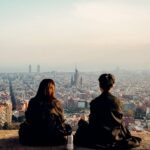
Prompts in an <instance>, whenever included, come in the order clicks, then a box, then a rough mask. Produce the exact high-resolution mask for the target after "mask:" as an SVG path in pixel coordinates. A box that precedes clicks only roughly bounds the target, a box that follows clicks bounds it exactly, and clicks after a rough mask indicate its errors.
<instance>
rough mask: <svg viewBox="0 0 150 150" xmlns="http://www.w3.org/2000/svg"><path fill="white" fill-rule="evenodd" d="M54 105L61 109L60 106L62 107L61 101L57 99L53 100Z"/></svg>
mask: <svg viewBox="0 0 150 150" xmlns="http://www.w3.org/2000/svg"><path fill="white" fill-rule="evenodd" d="M52 103H53V104H54V105H55V106H57V107H60V106H61V101H60V100H58V99H57V98H54V99H53V100H52Z"/></svg>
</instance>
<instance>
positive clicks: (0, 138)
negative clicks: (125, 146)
mask: <svg viewBox="0 0 150 150" xmlns="http://www.w3.org/2000/svg"><path fill="white" fill-rule="evenodd" d="M132 134H133V135H135V136H139V137H141V138H142V144H141V146H140V147H138V148H134V149H133V150H136V149H137V150H150V132H146V131H145V132H135V131H134V132H132ZM4 149H6V150H40V149H42V150H64V149H66V146H65V145H64V146H58V147H28V146H22V145H20V144H19V141H18V130H0V150H4ZM74 150H90V149H88V148H79V147H74Z"/></svg>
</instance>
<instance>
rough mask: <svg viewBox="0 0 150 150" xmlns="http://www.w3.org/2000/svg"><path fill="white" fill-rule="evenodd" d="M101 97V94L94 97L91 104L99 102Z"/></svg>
mask: <svg viewBox="0 0 150 150" xmlns="http://www.w3.org/2000/svg"><path fill="white" fill-rule="evenodd" d="M99 99H100V95H99V96H97V97H96V98H94V99H93V100H92V101H91V102H90V105H94V104H95V103H97V102H98V101H99Z"/></svg>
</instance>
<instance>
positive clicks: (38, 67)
mask: <svg viewBox="0 0 150 150" xmlns="http://www.w3.org/2000/svg"><path fill="white" fill-rule="evenodd" d="M37 73H40V65H37Z"/></svg>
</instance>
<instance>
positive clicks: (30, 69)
mask: <svg viewBox="0 0 150 150" xmlns="http://www.w3.org/2000/svg"><path fill="white" fill-rule="evenodd" d="M31 72H32V67H31V65H29V73H31Z"/></svg>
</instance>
